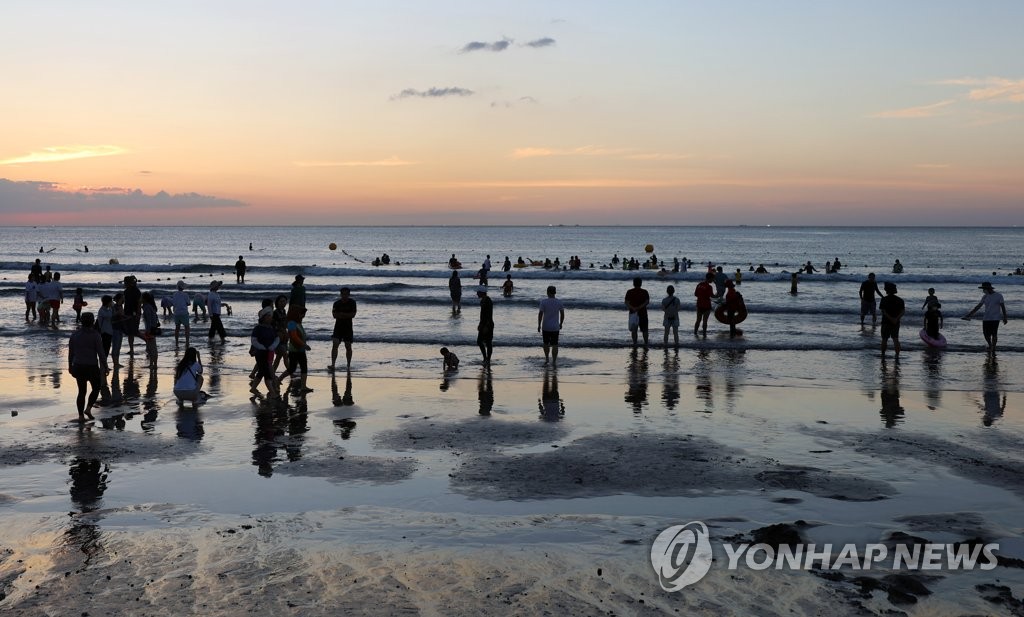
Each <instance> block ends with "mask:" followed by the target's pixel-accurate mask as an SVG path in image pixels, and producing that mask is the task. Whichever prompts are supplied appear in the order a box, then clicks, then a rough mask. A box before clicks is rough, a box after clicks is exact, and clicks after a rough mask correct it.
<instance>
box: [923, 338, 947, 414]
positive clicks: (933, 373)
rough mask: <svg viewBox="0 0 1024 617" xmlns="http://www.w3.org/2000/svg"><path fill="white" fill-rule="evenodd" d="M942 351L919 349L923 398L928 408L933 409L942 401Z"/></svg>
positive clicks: (930, 348)
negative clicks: (922, 365) (922, 369)
mask: <svg viewBox="0 0 1024 617" xmlns="http://www.w3.org/2000/svg"><path fill="white" fill-rule="evenodd" d="M942 355H943V353H942V351H940V350H938V349H934V348H932V347H928V348H926V349H923V350H921V359H922V360H923V362H924V400H925V402H926V403H927V405H928V409H931V410H935V409H937V408H938V407H939V405H940V404H941V403H942Z"/></svg>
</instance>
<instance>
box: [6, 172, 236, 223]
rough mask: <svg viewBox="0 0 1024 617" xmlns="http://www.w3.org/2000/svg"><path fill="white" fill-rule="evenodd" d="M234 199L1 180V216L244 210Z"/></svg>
mask: <svg viewBox="0 0 1024 617" xmlns="http://www.w3.org/2000/svg"><path fill="white" fill-rule="evenodd" d="M244 207H246V204H245V203H243V202H241V201H238V200H235V199H223V198H220V197H212V196H210V195H201V194H199V193H178V194H174V195H172V194H170V193H168V192H166V191H160V192H158V193H155V194H153V195H147V194H146V193H143V192H142V191H141V190H139V189H129V188H122V187H111V186H105V187H100V188H78V189H74V190H71V189H69V188H68V187H66V186H64V185H63V184H60V183H58V182H41V181H15V180H7V179H5V178H0V214H10V213H32V214H35V213H44V212H69V213H70V212H88V211H108V210H127V211H131V212H140V211H146V210H154V209H160V210H168V211H180V210H189V209H208V208H244Z"/></svg>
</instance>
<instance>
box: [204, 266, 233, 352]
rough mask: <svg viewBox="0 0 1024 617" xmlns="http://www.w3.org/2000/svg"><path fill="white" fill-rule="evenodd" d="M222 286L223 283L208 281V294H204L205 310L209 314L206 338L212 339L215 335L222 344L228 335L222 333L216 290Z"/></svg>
mask: <svg viewBox="0 0 1024 617" xmlns="http://www.w3.org/2000/svg"><path fill="white" fill-rule="evenodd" d="M223 284H224V282H223V281H210V293H208V294H206V308H207V309H209V312H210V332H209V333H208V334H207V335H206V337H207V338H210V339H212V338H213V335H214V334H217V335H218V336H220V340H221V342H222V343H223V342H224V341H225V340H227V338H228V333H227V332H225V331H224V323H223V322H221V320H220V310H221V304H222V302H221V299H220V293H219V292H218V290H219V289H220V286H221V285H223Z"/></svg>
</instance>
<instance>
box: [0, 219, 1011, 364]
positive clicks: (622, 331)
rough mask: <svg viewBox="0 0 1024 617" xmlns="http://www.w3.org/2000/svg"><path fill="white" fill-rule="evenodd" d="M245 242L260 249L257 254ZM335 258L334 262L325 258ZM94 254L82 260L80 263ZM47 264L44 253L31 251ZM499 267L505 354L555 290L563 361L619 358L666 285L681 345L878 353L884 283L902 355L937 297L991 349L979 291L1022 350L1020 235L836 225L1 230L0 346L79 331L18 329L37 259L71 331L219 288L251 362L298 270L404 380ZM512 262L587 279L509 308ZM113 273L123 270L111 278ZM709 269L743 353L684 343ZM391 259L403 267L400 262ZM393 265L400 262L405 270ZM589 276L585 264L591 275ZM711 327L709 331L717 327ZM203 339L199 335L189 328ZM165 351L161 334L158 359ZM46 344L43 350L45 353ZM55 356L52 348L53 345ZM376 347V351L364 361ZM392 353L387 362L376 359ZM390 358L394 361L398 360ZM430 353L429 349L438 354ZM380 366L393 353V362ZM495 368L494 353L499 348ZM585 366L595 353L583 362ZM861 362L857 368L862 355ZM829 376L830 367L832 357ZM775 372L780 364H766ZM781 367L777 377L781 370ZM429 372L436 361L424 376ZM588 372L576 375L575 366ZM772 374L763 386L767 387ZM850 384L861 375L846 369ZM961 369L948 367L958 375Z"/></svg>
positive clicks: (456, 335) (949, 317)
mask: <svg viewBox="0 0 1024 617" xmlns="http://www.w3.org/2000/svg"><path fill="white" fill-rule="evenodd" d="M250 243H252V246H253V250H249V244H250ZM331 243H336V244H337V249H336V250H331V249H330V248H329V245H330V244H331ZM647 244H652V245H653V246H654V253H655V255H657V257H658V258H659V259H660V260H662V261H664V262H665V263H666V265H667V266H668V268H669V269H671V265H672V259H673V258H676V257H678V258H680V259H682V258H684V257H686V258H689V259H690V260H692V261H693V262H694V268H693V269H692V270H691V271H689V272H687V273H680V274H671V275H667V276H659V275H658V274H657V272H656V271H652V270H641V271H639V272H636V271H631V272H627V271H623V270H621V269H616V270H613V269H603V268H602V265H607V264H608V263H609V262H610V261H611V258H612V256H613V255H616V254H617V255H618V256H619V257H620V258H628V257H636V258H637V259H640V260H643V259H644V258H645V257H647V254H646V253H645V245H647ZM84 246H88V247H89V252H88V253H86V252H84V251H83V247H84ZM40 247H42V248H43V250H44V253H42V254H40V253H39V249H40ZM385 252H386V253H388V254H389V255H390V256H391V259H392V264H391V265H389V266H381V267H374V266H373V265H371V263H370V262H372V260H373V258H374V257H376V256H379V255H381V254H382V253H385ZM453 253H454V254H455V255H456V256H457V257H458V258H459V259H460V260H461V261H462V263H463V264H464V266H465V268H464V269H463V270H462V275H463V279H464V281H463V284H464V293H463V311H462V314H461V315H460V316H452V314H451V311H450V300H449V296H448V288H447V279H448V277H449V276H450V270H449V269H448V268H447V260H448V258H449V257H450V256H451V255H452V254H453ZM488 254H489V255H490V256H491V262H492V271H491V277H490V288H491V290H492V291H491V296H492V298H494V303H495V309H494V315H495V322H496V331H495V344H496V345H497V346H498V347H499V349H500V348H515V349H519V350H527V349H529V350H533V349H538V348H539V335H538V334H537V332H536V315H537V302H538V301H539V299H541V298H542V297H543V296H544V292H545V288H546V287H547V286H548V285H555V286H556V287H557V288H558V296H559V297H560V298H561V299H562V300H563V301H564V303H565V306H566V322H565V328H564V330H563V332H562V339H561V343H562V349H563V357H566V355H567V354H570V353H571V352H569V351H568V350H570V349H577V350H581V351H582V350H604V349H614V348H621V347H625V346H628V345H629V344H630V340H629V333H628V331H627V328H626V319H627V314H626V310H625V308H624V306H623V296H624V294H625V292H626V291H627V290H628V289H629V288H630V287H631V281H632V279H633V278H634V277H635V276H639V277H641V278H643V280H644V283H643V285H644V287H645V288H646V289H648V290H649V291H650V293H651V297H652V306H657V305H658V304H659V303H660V300H661V298H663V297H664V295H665V287H666V286H667V285H670V284H671V285H674V286H675V287H676V289H677V292H676V293H677V295H678V296H679V297H680V298H681V300H682V302H683V310H684V312H683V313H682V327H681V329H680V330H681V332H680V335H681V336H680V338H681V342H682V344H683V346H684V348H688V347H697V348H701V349H723V350H741V351H751V350H763V351H770V352H775V354H774V355H775V356H777V357H786V356H787V352H788V353H810V352H813V353H816V354H823V356H824V357H829V356H828V352H855V353H863V354H870V353H876V354H877V346H878V339H879V337H878V331H877V329H874V328H870V327H868V328H861V327H860V325H859V300H858V289H859V285H860V283H861V281H862V280H864V278H865V276H866V274H867V273H868V272H876V273H877V278H878V282H879V286H881V285H882V283H884V282H887V281H892V282H894V283H896V284H897V286H898V288H899V294H900V295H901V296H902V297H903V298H904V299H905V300H906V303H907V308H908V310H907V315H906V317H905V318H904V326H903V330H902V331H903V337H902V338H903V341H904V345H905V348H906V349H908V350H920V349H922V348H923V344H922V343H921V341H920V340H919V338H918V336H917V332H918V330H919V329H920V327H921V322H922V317H923V313H922V311H921V305H922V302H923V300H924V297H925V295H926V294H927V289H928V288H929V287H934V288H935V289H936V293H937V295H938V297H939V299H940V301H941V302H942V305H943V312H944V314H945V316H946V324H945V330H944V332H945V335H946V337H947V339H948V340H949V342H950V347H949V350H948V351H947V352H946V353H947V354H948V355H949V356H950V357H952V356H954V355H958V354H959V355H967V356H970V355H971V354H978V355H979V356H980V355H981V354H983V353H984V351H985V347H984V341H983V339H982V336H981V324H980V323H979V322H976V321H975V322H966V321H962V320H960V319H959V317H960V316H962V315H963V314H965V313H966V312H967V311H969V310H970V308H972V307H973V306H974V304H975V303H977V302H978V300H979V299H980V298H981V291H980V290H979V289H978V285H979V283H981V282H982V281H986V280H988V281H992V282H993V283H994V284H995V286H996V288H997V290H998V291H1001V292H1002V293H1003V294H1004V296H1005V298H1006V304H1007V310H1008V311H1009V313H1010V316H1011V322H1010V324H1009V326H1003V327H1002V329H1001V331H1000V350H1001V353H1002V354H1004V355H1003V357H1007V356H1014V355H1016V354H1020V353H1021V352H1022V351H1024V328H1021V327H1020V326H1019V324H1018V323H1016V322H1015V321H1014V319H1013V318H1014V315H1015V314H1018V312H1019V311H1018V308H1017V307H1018V306H1019V303H1020V302H1021V301H1024V276H1016V275H1013V274H1012V273H1013V272H1014V270H1015V269H1016V268H1018V267H1021V266H1022V265H1024V264H1022V262H1024V229H1018V228H1005V229H1004V228H969V229H957V228H866V227H865V228H829V227H788V228H779V227H562V226H556V227H380V228H369V227H316V228H312V227H82V228H74V227H62V228H26V227H19V228H4V229H3V231H2V234H0V303H2V306H3V310H2V311H0V335H2V336H5V337H22V338H23V339H24V340H29V341H37V343H32V344H31V345H36V346H37V345H38V342H40V341H44V340H48V339H52V338H54V337H57V338H58V339H60V340H63V339H64V338H65V337H66V336H67V334H68V332H69V330H70V328H71V327H73V324H70V323H68V322H67V321H66V322H65V325H63V326H62V327H61V328H60V329H59V330H56V331H54V330H50V329H46V328H40V327H38V326H35V325H30V324H26V322H25V321H24V319H23V313H24V303H23V288H24V281H25V279H26V277H27V273H28V270H29V267H30V265H31V264H32V262H33V261H34V260H35V259H36V258H40V259H41V260H42V263H43V264H44V265H47V266H50V267H51V268H52V269H53V270H54V271H57V272H60V273H61V274H62V280H63V284H64V289H65V298H66V299H67V301H66V305H65V306H64V308H63V312H64V315H65V320H67V319H68V316H71V315H73V314H72V312H71V307H70V299H71V298H72V296H73V291H74V288H75V287H81V288H82V289H83V291H84V295H85V298H86V300H87V301H89V303H90V308H93V307H97V306H98V305H99V298H100V296H101V295H103V294H113V293H114V292H116V291H117V290H119V289H120V287H121V286H120V281H121V280H122V278H123V277H124V276H125V275H126V274H134V275H135V276H137V277H138V279H139V281H140V287H141V288H142V289H143V290H144V291H152V292H153V293H154V295H155V296H156V297H157V301H158V303H159V299H160V297H162V296H164V295H167V294H170V293H171V292H172V291H173V288H174V284H175V282H176V281H177V280H178V279H183V280H185V281H186V283H187V284H188V285H189V290H190V291H195V290H202V291H205V290H206V289H207V288H208V286H209V282H210V281H211V280H213V279H220V280H223V281H224V283H225V284H224V287H223V289H222V291H221V295H222V297H223V298H224V300H225V301H226V302H228V303H230V304H231V306H232V308H233V315H232V316H230V317H225V320H224V321H225V325H226V327H227V329H228V332H229V336H230V337H232V339H234V343H233V344H237V346H238V350H239V355H240V356H241V358H242V360H241V361H243V363H244V361H247V357H246V356H245V354H244V349H245V346H246V344H247V339H248V334H249V331H250V330H251V327H252V325H253V322H254V317H255V314H256V312H257V310H258V308H259V305H260V301H261V300H262V299H263V298H268V297H273V296H275V295H277V294H279V293H284V294H287V293H288V291H289V289H290V284H291V282H292V280H293V279H294V276H295V275H296V274H299V273H301V274H303V275H304V276H305V277H306V281H305V282H306V288H307V296H308V299H307V304H308V305H309V308H310V311H309V313H308V315H307V318H306V326H307V330H308V332H309V333H310V335H311V339H312V340H313V341H321V342H326V341H328V340H329V338H330V335H331V329H332V325H333V321H332V319H331V315H330V313H331V303H332V302H333V301H334V300H335V299H336V298H337V297H338V288H339V287H340V286H343V285H345V286H348V287H350V288H351V289H352V294H353V298H354V299H355V300H356V301H357V303H358V306H359V314H358V316H357V318H356V326H355V331H356V342H357V346H359V347H360V348H361V349H362V350H363V351H362V352H361V353H360V356H361V357H362V358H366V357H368V355H369V356H372V357H373V359H374V362H375V363H377V364H380V365H383V366H385V367H391V372H393V373H400V372H401V370H402V367H403V366H404V365H403V360H404V359H405V357H406V356H409V355H414V356H418V355H426V352H424V351H423V350H422V349H421V350H419V351H417V352H416V353H411V352H410V353H405V352H403V351H401V350H402V349H403V347H405V348H409V349H412V348H416V347H422V348H424V349H426V348H436V347H437V346H440V345H447V346H449V347H468V349H466V350H465V351H464V352H463V354H462V355H464V356H465V355H466V354H475V337H476V322H477V315H476V304H477V299H476V296H475V294H474V293H473V288H474V283H473V281H472V280H471V276H472V273H473V272H474V271H475V270H477V269H478V268H479V266H480V264H481V262H482V261H483V259H484V258H485V256H486V255H488ZM240 255H241V256H243V257H244V258H245V260H246V263H247V264H248V268H249V272H248V274H247V276H246V283H245V284H244V285H238V284H236V283H235V277H234V273H233V264H234V262H235V260H236V259H237V258H238V257H239V256H240ZM506 255H507V256H509V257H511V259H512V261H513V262H515V261H516V260H517V258H518V257H520V256H522V257H523V258H524V259H526V260H527V261H529V260H541V259H544V258H551V259H554V258H556V257H557V258H559V259H560V261H561V262H562V263H563V264H565V263H567V262H568V259H569V257H570V256H572V255H579V256H580V258H581V260H582V262H583V269H582V270H579V271H564V270H562V271H551V270H544V269H543V268H539V267H529V268H522V269H516V268H513V270H512V272H511V274H512V277H513V280H514V283H515V292H514V294H513V297H512V298H503V297H501V293H500V284H501V282H502V280H503V279H504V274H503V273H502V272H501V271H500V268H501V264H502V261H503V259H504V258H505V256H506ZM835 257H838V258H839V259H840V260H841V261H842V262H843V264H844V267H843V269H842V271H841V272H840V273H838V274H823V273H818V274H812V275H804V274H801V275H800V283H799V293H798V294H797V295H795V296H794V295H791V294H790V293H789V291H790V275H789V273H790V272H793V271H795V270H797V269H799V267H800V266H801V264H803V263H805V262H807V261H808V260H810V261H811V262H812V263H813V264H814V265H815V266H816V267H817V268H818V269H819V270H821V271H822V272H823V271H824V264H825V261H826V260H830V259H834V258H835ZM112 259H116V260H117V261H118V262H119V263H117V264H115V265H111V264H110V263H109V262H110V260H112ZM896 259H899V260H900V261H901V262H902V263H903V264H904V268H905V269H904V272H903V273H902V274H891V268H892V264H893V262H894V260H896ZM709 261H711V262H713V263H715V264H716V265H721V266H723V267H724V268H725V270H726V271H727V272H735V270H736V269H737V268H738V269H740V270H741V271H742V272H743V282H742V285H741V286H740V288H739V289H740V291H741V292H742V293H743V296H744V299H745V301H746V304H747V308H748V311H749V315H750V316H749V318H748V319H747V321H746V322H745V323H744V325H743V329H744V331H745V335H744V336H743V337H741V338H738V339H736V340H730V339H729V338H728V337H723V336H721V332H723V331H724V326H722V325H721V324H714V325H712V326H711V328H710V334H709V336H708V338H707V339H704V338H694V337H693V335H692V331H691V329H692V323H693V321H692V317H691V315H692V311H693V308H694V304H693V300H694V298H693V288H694V286H695V285H696V284H697V282H698V281H699V280H701V279H702V277H703V274H704V272H705V267H704V266H703V265H702V264H706V263H707V262H709ZM396 262H397V263H396ZM398 264H400V265H398ZM592 264H593V267H591V265H592ZM758 264H764V265H765V266H766V267H767V268H768V270H769V271H770V274H767V275H755V274H753V273H752V272H750V271H749V268H750V267H751V266H752V265H753V266H757V265H758ZM712 322H713V319H712ZM651 324H652V342H657V343H660V340H661V335H662V328H661V314H660V310H658V309H655V310H653V311H652V312H651ZM196 327H197V328H198V330H199V331H200V332H201V333H202V334H205V327H206V324H205V323H203V322H200V323H198V324H196ZM166 344H173V340H169V339H167V338H165V339H163V340H162V341H161V345H166ZM48 345H53V343H52V342H51V343H49V344H48ZM54 347H55V348H57V349H60V346H59V345H54ZM369 349H376V350H377V353H369V354H368V352H367V350H369ZM385 349H386V350H388V351H387V353H386V354H385V353H384V352H383V350H385ZM395 350H398V351H397V354H396V351H395ZM430 353H434V352H430ZM387 354H392V355H397V356H398V357H388V355H387ZM496 354H497V356H498V357H499V358H500V356H501V354H500V353H499V352H496ZM590 355H591V357H593V355H594V354H593V353H591V354H590ZM855 357H856V356H855ZM835 362H836V363H838V364H841V363H842V362H841V361H840V360H838V359H837V360H836V361H835ZM776 364H777V363H776ZM782 364H783V365H784V364H785V363H782ZM430 366H431V368H433V364H431V365H430ZM579 370H584V369H579ZM771 370H772V369H771V363H769V366H768V371H769V376H770V373H771ZM850 370H854V368H853V365H851V367H850ZM957 374H958V373H957V372H956V371H953V374H952V375H950V377H949V378H950V379H953V380H955V377H956V375H957Z"/></svg>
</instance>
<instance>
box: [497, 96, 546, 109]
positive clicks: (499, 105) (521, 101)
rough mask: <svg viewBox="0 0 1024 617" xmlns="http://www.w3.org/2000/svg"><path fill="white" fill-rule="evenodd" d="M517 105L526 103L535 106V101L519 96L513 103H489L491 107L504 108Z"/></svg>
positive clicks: (529, 97) (531, 98) (528, 97)
mask: <svg viewBox="0 0 1024 617" xmlns="http://www.w3.org/2000/svg"><path fill="white" fill-rule="evenodd" d="M518 103H528V104H530V105H536V104H537V99H535V98H533V97H532V96H521V97H519V99H518V100H517V101H515V102H512V101H491V107H505V108H509V107H515V106H516V104H518Z"/></svg>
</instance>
